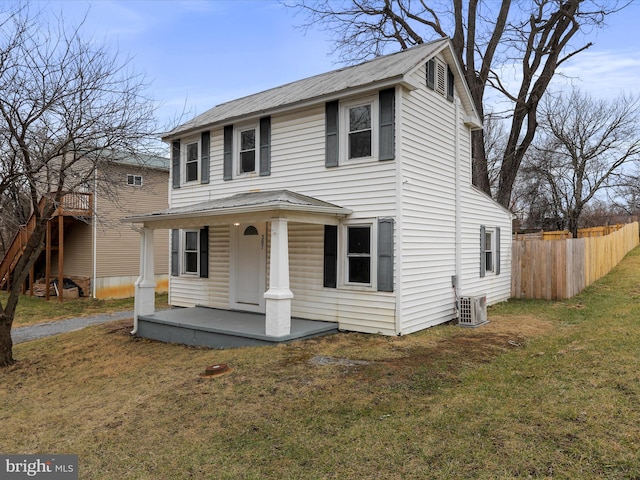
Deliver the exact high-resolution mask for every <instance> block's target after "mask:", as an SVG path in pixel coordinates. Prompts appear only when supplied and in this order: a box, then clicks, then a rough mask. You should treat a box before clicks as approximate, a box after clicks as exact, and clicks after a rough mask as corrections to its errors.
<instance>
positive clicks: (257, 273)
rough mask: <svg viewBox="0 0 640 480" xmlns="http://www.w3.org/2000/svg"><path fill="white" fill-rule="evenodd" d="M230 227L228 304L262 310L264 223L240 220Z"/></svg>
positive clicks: (265, 241) (264, 274)
mask: <svg viewBox="0 0 640 480" xmlns="http://www.w3.org/2000/svg"><path fill="white" fill-rule="evenodd" d="M232 228H233V230H232V232H233V235H232V239H231V244H232V248H233V249H234V252H233V258H234V262H233V263H234V268H233V272H232V276H231V278H232V302H231V303H232V307H233V308H238V309H242V310H249V311H257V312H264V292H265V284H266V259H267V240H266V234H265V224H264V223H250V224H241V225H238V226H236V225H234V226H233V227H232Z"/></svg>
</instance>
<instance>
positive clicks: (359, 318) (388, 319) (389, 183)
mask: <svg viewBox="0 0 640 480" xmlns="http://www.w3.org/2000/svg"><path fill="white" fill-rule="evenodd" d="M441 60H442V61H444V60H445V59H444V58H442V59H441ZM413 75H415V78H413V79H411V80H412V83H413V84H415V85H421V87H419V88H417V89H416V90H413V91H409V90H406V89H404V88H401V87H398V88H397V95H396V127H397V129H396V132H395V133H396V135H397V136H396V140H395V145H396V149H395V160H393V161H371V160H367V161H364V160H362V159H361V160H360V161H357V160H352V161H347V160H345V161H342V160H343V159H344V157H343V153H342V152H341V162H340V165H339V166H338V167H334V168H327V167H326V166H325V160H326V156H325V142H326V128H325V104H324V103H319V104H318V105H316V106H313V107H308V108H306V109H302V110H298V111H292V112H288V113H281V114H274V115H272V116H271V143H270V145H271V169H270V173H271V174H270V175H269V176H258V175H239V176H237V177H234V178H233V180H231V181H226V182H225V181H223V150H224V148H223V126H222V125H220V126H214V127H212V129H211V169H210V172H211V184H210V185H200V184H197V185H196V184H194V185H190V188H188V189H187V188H181V189H175V190H171V192H170V193H171V200H170V203H171V207H172V208H178V207H184V206H188V205H192V204H194V203H199V202H206V201H209V200H214V199H217V198H224V197H229V196H231V195H234V194H237V193H243V192H249V191H252V190H257V189H259V190H263V191H266V190H277V189H287V190H291V191H294V192H296V193H300V194H302V195H308V196H310V197H315V198H317V199H319V200H323V201H326V202H330V203H333V204H335V205H338V206H341V207H345V208H348V209H350V210H352V211H353V213H352V214H351V215H350V216H349V217H348V221H346V222H343V224H342V225H340V226H339V227H338V228H339V229H341V228H342V227H343V226H344V225H346V224H358V223H368V224H371V222H372V221H374V224H375V221H377V219H380V218H389V219H393V220H394V221H395V222H396V223H395V226H394V228H395V230H394V238H395V242H394V249H395V252H394V253H395V255H394V258H395V261H396V265H395V269H394V275H395V285H394V286H395V289H394V292H378V291H375V288H372V287H371V286H369V287H360V288H358V287H353V286H350V285H349V286H346V285H344V280H343V278H344V265H343V262H345V261H346V254H345V253H344V252H343V253H342V254H340V255H339V265H338V275H339V280H338V285H337V288H325V287H324V286H323V265H324V263H323V262H324V259H323V239H324V226H323V225H321V224H312V223H297V222H293V221H292V222H290V223H289V265H290V285H291V290H292V292H293V294H294V298H293V300H292V304H291V308H292V316H294V317H299V318H308V319H314V320H325V321H336V320H338V321H339V326H340V328H341V329H343V330H354V331H360V332H368V333H383V334H388V335H394V334H399V333H402V334H406V333H411V332H414V331H417V330H420V329H422V328H426V327H429V326H432V325H436V324H439V323H443V322H446V321H448V320H452V319H454V318H455V313H456V312H455V292H454V290H453V288H452V285H451V278H452V276H453V275H455V274H456V273H457V272H456V262H457V261H458V262H459V263H460V264H461V270H460V272H459V273H460V279H459V281H460V288H459V290H458V294H459V295H474V294H481V293H482V294H486V295H487V300H488V302H489V303H495V302H496V301H500V300H504V299H506V298H508V296H509V293H510V254H511V252H510V247H511V241H510V232H511V223H510V222H511V219H510V215H509V213H508V212H507V211H506V210H504V209H502V208H501V207H499V206H498V205H497V204H496V203H495V202H493V201H492V200H491V199H490V198H488V197H486V196H484V195H483V194H482V193H480V192H478V191H477V190H476V189H475V188H473V187H472V186H471V164H470V158H471V153H470V151H471V146H470V131H469V128H468V127H467V126H465V125H464V122H463V120H462V118H463V116H464V114H462V113H461V114H460V115H459V117H458V118H457V119H456V114H455V106H456V103H459V102H460V101H461V98H462V96H461V95H460V92H459V91H457V92H456V95H455V99H454V101H453V102H452V101H449V100H447V98H446V96H443V95H440V94H439V93H437V92H435V91H434V90H429V89H428V88H427V87H426V85H425V80H424V79H425V75H426V71H425V67H424V65H423V66H422V67H420V68H418V69H417V70H416V71H415V72H414V73H413ZM460 85H462V84H461V82H457V83H456V89H459V88H461V87H460ZM463 93H464V92H463ZM351 100H355V101H357V100H358V98H355V99H348V98H346V99H341V102H342V103H341V104H349V102H351ZM373 110H374V112H375V111H377V107H374V109H373ZM461 112H462V109H461ZM467 113H468V112H467ZM342 118H343V117H341V119H342ZM456 120H458V124H457V125H456ZM341 123H342V120H341ZM244 125H246V123H245V124H244ZM373 127H374V131H375V130H376V128H377V127H376V126H375V122H374V125H373ZM234 128H235V127H234ZM341 128H342V127H341ZM456 128H457V129H458V141H459V143H458V147H457V148H456ZM374 133H375V132H374ZM375 144H376V141H373V142H372V146H375ZM340 145H341V148H343V147H344V145H345V143H344V141H342V139H341V141H340ZM456 152H458V154H459V156H458V158H457V159H456ZM344 154H345V155H346V151H344ZM234 155H236V153H234ZM456 162H458V165H459V169H460V170H459V174H460V183H459V186H460V190H459V192H460V195H459V197H460V200H461V211H462V218H461V219H460V223H459V226H460V228H461V232H460V233H461V237H460V238H459V239H456V188H455V183H456ZM256 168H257V167H256ZM235 171H236V170H234V173H235ZM398 202H399V203H398ZM399 204H401V205H402V209H401V210H400V207H399ZM374 219H376V220H374ZM310 221H313V219H312V218H310ZM480 225H487V226H490V227H491V228H493V229H496V228H497V227H499V228H500V234H501V240H500V244H501V255H500V259H501V273H500V275H495V274H492V275H491V276H488V277H487V278H480V275H479V271H480V268H479V258H480V241H479V232H480ZM494 231H496V232H497V230H494ZM229 237H230V234H229V226H228V225H211V232H210V250H209V252H210V253H209V255H210V257H209V258H210V278H209V279H208V280H203V279H197V278H194V279H183V278H178V279H176V278H172V279H171V282H172V283H171V285H172V293H171V304H172V305H177V306H193V305H207V306H212V307H219V308H229V286H228V283H229V260H228V257H229V252H230V245H229ZM457 240H458V241H459V242H460V243H459V245H458V246H457V247H456V241H457ZM267 241H268V239H267ZM376 241H377V240H376V239H375V235H374V236H373V237H372V245H375V243H376ZM339 243H340V241H339ZM342 244H344V241H342ZM341 248H343V247H341ZM457 249H458V250H459V251H460V252H461V259H459V260H458V259H457V258H456V251H457ZM267 253H268V252H267ZM376 261H377V259H375V257H374V256H373V252H372V259H371V263H372V265H374V264H375V263H376ZM216 262H218V264H217V265H216ZM400 263H401V264H400ZM267 267H268V261H267ZM371 280H372V282H375V278H374V277H373V272H372V278H371ZM396 295H402V298H401V301H400V302H397V301H396ZM397 315H401V318H400V321H399V322H398V325H396V316H397ZM397 327H398V328H397Z"/></svg>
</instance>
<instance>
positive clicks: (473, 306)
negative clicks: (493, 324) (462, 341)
mask: <svg viewBox="0 0 640 480" xmlns="http://www.w3.org/2000/svg"><path fill="white" fill-rule="evenodd" d="M485 323H488V320H487V296H486V295H477V296H474V297H460V316H459V318H458V325H460V326H462V327H479V326H480V325H484V324H485Z"/></svg>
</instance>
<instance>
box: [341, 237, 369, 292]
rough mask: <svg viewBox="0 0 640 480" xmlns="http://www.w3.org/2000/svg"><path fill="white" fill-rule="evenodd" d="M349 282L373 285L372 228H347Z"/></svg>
mask: <svg viewBox="0 0 640 480" xmlns="http://www.w3.org/2000/svg"><path fill="white" fill-rule="evenodd" d="M347 282H348V283H359V284H366V285H369V284H371V226H369V225H366V226H364V225H358V226H348V227H347Z"/></svg>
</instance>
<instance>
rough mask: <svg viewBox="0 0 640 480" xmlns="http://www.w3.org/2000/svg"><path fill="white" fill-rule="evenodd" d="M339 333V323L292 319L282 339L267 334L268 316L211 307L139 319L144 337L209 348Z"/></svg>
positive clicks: (270, 342) (167, 312)
mask: <svg viewBox="0 0 640 480" xmlns="http://www.w3.org/2000/svg"><path fill="white" fill-rule="evenodd" d="M337 332H338V324H337V323H334V322H321V321H317V320H304V319H300V318H292V319H291V333H290V334H289V335H285V336H282V337H270V336H268V335H266V334H265V316H264V314H259V313H250V312H240V311H235V310H221V309H217V308H208V307H192V308H174V309H170V310H163V311H159V312H155V313H154V314H153V315H141V316H140V317H138V333H137V335H138V336H140V337H143V338H149V339H152V340H159V341H161V342H168V343H180V344H184V345H192V346H204V347H209V348H218V349H222V348H236V347H247V346H256V345H276V344H278V343H286V342H292V341H295V340H302V339H305V338H311V337H316V336H319V335H327V334H331V333H337Z"/></svg>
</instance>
